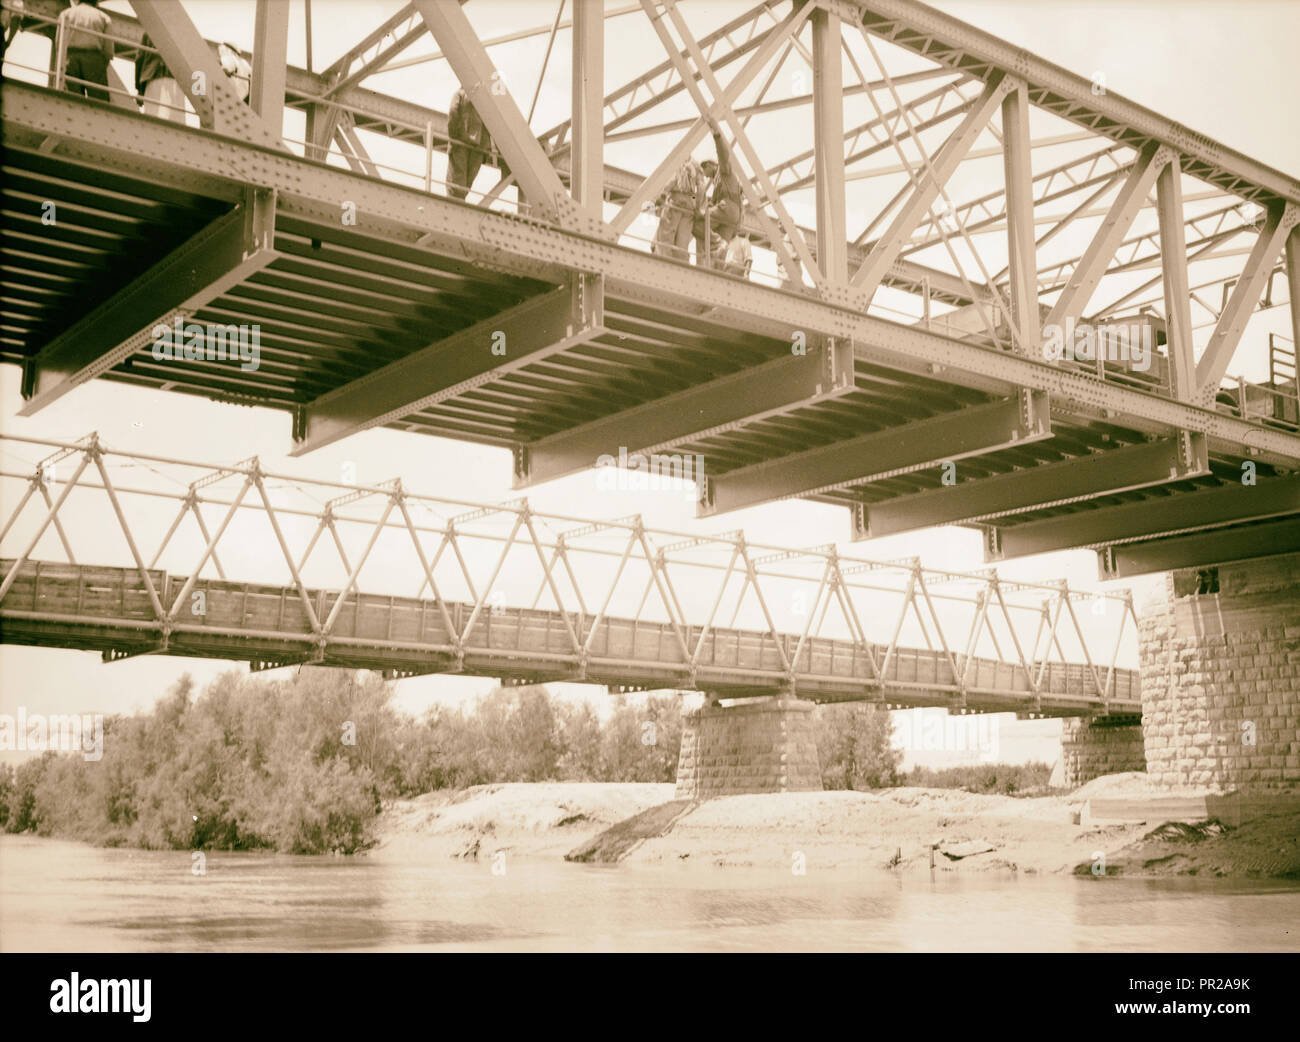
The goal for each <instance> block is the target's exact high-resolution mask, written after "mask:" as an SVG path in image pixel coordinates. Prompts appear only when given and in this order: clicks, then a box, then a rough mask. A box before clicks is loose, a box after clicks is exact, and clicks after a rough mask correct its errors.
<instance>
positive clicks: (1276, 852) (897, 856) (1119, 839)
mask: <svg viewBox="0 0 1300 1042" xmlns="http://www.w3.org/2000/svg"><path fill="white" fill-rule="evenodd" d="M1147 791H1149V789H1147V787H1146V783H1145V780H1144V779H1143V778H1142V777H1141V776H1130V777H1125V776H1115V777H1114V778H1110V779H1098V780H1097V781H1095V782H1092V783H1089V785H1088V786H1084V787H1083V788H1081V789H1079V790H1077V791H1075V792H1073V793H1069V794H1065V795H1052V796H1038V797H1023V798H1013V797H1008V796H993V795H979V794H974V793H968V792H961V791H957V790H952V789H919V788H902V789H888V790H882V791H879V792H816V793H784V794H779V795H749V796H728V797H722V798H718V799H713V800H707V801H705V802H703V803H700V804H697V805H694V806H681V807H664V808H663V810H662V811H659V812H655V813H650V814H644V813H643V812H646V811H650V810H651V808H658V807H661V805H664V804H667V803H668V802H669V801H670V800H672V799H673V786H672V785H619V784H596V783H591V784H585V783H542V784H509V785H485V786H478V787H475V788H472V789H467V790H464V791H462V792H456V793H430V794H428V795H426V796H422V797H419V798H418V799H413V800H403V801H399V802H397V803H396V804H394V805H393V806H392V807H391V808H389V809H388V810H386V811H385V813H384V815H383V816H382V818H381V819H380V823H379V831H378V837H379V841H378V843H377V845H376V847H375V849H374V850H373V851H372V852H371V853H370V854H369V855H368V856H370V857H376V858H430V859H440V858H448V857H458V858H490V857H491V856H492V855H493V854H494V853H495V852H497V851H505V852H506V854H507V856H514V857H528V858H562V857H564V856H565V855H566V854H568V853H570V852H576V851H582V850H583V849H584V848H586V849H587V850H594V851H595V854H594V859H595V860H602V859H607V860H608V859H618V860H623V861H625V862H626V863H629V864H642V865H669V864H686V863H689V864H692V865H700V864H703V865H708V866H715V867H726V866H731V865H745V866H768V867H774V866H783V867H788V866H790V865H791V863H792V861H793V859H794V858H795V857H796V855H797V854H799V855H802V857H803V858H804V860H805V863H806V864H807V866H808V867H809V868H812V867H820V868H871V869H892V870H896V871H926V872H928V871H929V870H930V862H931V853H932V847H933V846H934V845H935V844H937V849H936V850H935V851H934V864H935V870H936V871H942V872H963V873H966V872H1010V873H1062V874H1068V873H1072V872H1076V871H1082V872H1087V871H1089V870H1090V868H1091V865H1092V864H1093V863H1094V862H1095V861H1096V858H1097V854H1098V852H1101V853H1103V854H1104V855H1105V862H1106V869H1107V873H1108V874H1111V875H1126V876H1169V875H1206V876H1216V877H1232V878H1300V818H1298V817H1296V816H1295V815H1277V816H1274V817H1270V818H1263V819H1260V820H1257V821H1253V822H1248V823H1245V824H1243V825H1242V826H1241V827H1240V828H1226V829H1225V828H1219V827H1217V826H1211V827H1209V828H1204V827H1199V828H1179V827H1165V828H1161V826H1162V825H1164V822H1163V821H1159V820H1149V821H1145V822H1134V823H1126V824H1112V825H1106V824H1089V823H1088V821H1087V816H1086V815H1085V816H1084V824H1078V822H1079V820H1080V811H1081V810H1082V809H1083V806H1084V803H1085V801H1086V800H1087V799H1089V798H1090V797H1095V796H1098V795H1101V794H1104V795H1106V796H1112V797H1113V796H1116V795H1122V794H1125V793H1129V792H1131V793H1132V794H1134V795H1140V794H1141V793H1143V792H1147ZM636 815H643V817H642V818H641V819H638V822H635V823H628V824H624V825H623V826H622V828H621V829H619V830H618V831H617V832H615V833H613V834H612V837H609V836H605V835H604V833H605V832H606V830H607V829H610V828H611V826H616V825H619V824H620V823H627V819H629V818H632V817H634V816H636ZM641 822H644V823H645V824H644V825H641V824H640V823H641ZM611 838H613V839H615V840H617V841H616V842H609V840H610V839H611ZM597 840H599V842H595V843H594V844H593V841H597Z"/></svg>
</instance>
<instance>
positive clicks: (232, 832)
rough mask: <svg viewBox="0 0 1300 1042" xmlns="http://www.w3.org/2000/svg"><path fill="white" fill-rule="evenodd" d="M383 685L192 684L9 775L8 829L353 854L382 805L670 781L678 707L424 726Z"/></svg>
mask: <svg viewBox="0 0 1300 1042" xmlns="http://www.w3.org/2000/svg"><path fill="white" fill-rule="evenodd" d="M391 697H392V685H391V684H389V683H386V682H384V681H382V680H381V679H379V678H378V676H376V675H375V674H367V673H355V672H351V671H347V670H331V669H313V668H305V669H302V670H300V671H299V672H298V673H297V674H296V675H294V676H293V677H291V678H289V679H286V680H280V681H270V682H268V681H265V680H262V679H258V678H252V677H248V676H246V675H241V674H239V673H234V672H231V673H225V674H222V675H221V676H220V677H218V678H217V679H216V680H214V681H213V682H212V683H211V684H209V685H208V687H207V688H206V689H205V690H204V691H203V692H202V694H199V693H197V692H196V691H195V689H194V685H193V683H192V681H191V679H190V678H189V676H184V677H182V678H181V679H180V680H179V681H177V683H176V684H174V685H173V686H172V688H171V689H170V690H169V691H168V692H167V693H166V694H165V695H164V696H163V697H162V698H161V699H160V700H159V701H158V703H157V704H156V705H155V707H154V708H153V710H152V712H149V713H146V714H141V715H136V716H130V717H124V716H118V717H111V718H108V719H107V720H105V722H104V752H103V757H102V759H100V760H98V761H87V760H85V759H84V758H83V757H81V756H80V755H77V754H62V755H61V754H55V753H52V752H51V753H45V754H43V755H42V756H40V757H37V758H33V759H30V760H28V761H26V762H24V763H23V764H21V765H20V766H19V767H18V768H17V769H16V770H15V769H13V768H10V767H8V766H7V765H6V766H3V767H2V768H0V827H3V828H4V829H5V830H6V831H9V832H37V833H39V834H42V835H61V836H68V837H71V838H78V839H85V840H88V841H91V842H97V843H103V844H107V845H129V846H141V847H147V848H155V849H222V850H250V849H274V850H278V851H282V852H285V853H322V852H328V851H334V850H337V851H340V852H342V853H353V852H355V851H357V850H361V849H363V848H364V847H365V846H367V845H368V843H369V842H370V834H369V830H370V828H371V826H372V824H373V821H374V818H375V816H376V815H377V814H378V813H379V811H380V809H381V806H382V801H383V800H384V799H388V798H393V797H397V796H412V795H417V794H419V793H423V792H429V791H431V790H433V789H441V788H463V787H466V786H470V785H480V784H485V783H489V782H539V781H550V780H569V781H671V780H672V779H673V777H674V776H675V773H676V768H677V752H678V745H679V743H680V738H681V725H680V714H679V707H678V702H677V699H676V698H675V697H671V696H668V697H658V698H656V697H651V698H647V699H646V700H645V702H644V703H642V704H640V705H633V704H631V703H629V702H628V701H627V700H626V699H624V698H622V697H619V698H617V699H616V701H615V703H614V706H613V710H612V712H611V713H610V714H609V715H608V717H607V718H606V719H605V720H603V721H602V720H601V719H600V717H599V716H597V714H596V713H595V711H594V710H593V709H592V707H591V706H590V705H588V704H586V703H582V704H578V705H573V704H570V703H566V702H563V701H561V700H558V699H556V698H554V697H553V696H552V695H551V693H550V692H549V691H547V690H546V689H545V688H543V687H521V688H498V689H497V690H495V691H493V692H491V693H490V694H488V695H487V696H486V697H484V698H483V699H482V700H480V701H479V702H477V703H476V704H474V705H472V706H470V707H467V708H464V709H451V708H447V707H445V706H439V707H435V708H434V709H433V710H432V711H430V712H429V713H428V714H427V715H426V716H425V717H424V718H423V719H421V720H416V719H413V718H411V717H409V716H406V715H403V714H400V713H398V712H397V711H396V710H394V709H393V707H392V706H391V704H390V702H391Z"/></svg>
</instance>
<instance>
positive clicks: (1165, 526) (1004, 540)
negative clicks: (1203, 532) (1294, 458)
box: [985, 477, 1300, 560]
mask: <svg viewBox="0 0 1300 1042" xmlns="http://www.w3.org/2000/svg"><path fill="white" fill-rule="evenodd" d="M1297 512H1300V478H1296V477H1287V478H1275V479H1272V480H1270V481H1261V482H1260V483H1259V484H1258V485H1238V484H1235V483H1234V484H1231V485H1223V486H1220V487H1219V488H1212V489H1207V490H1205V491H1203V492H1187V493H1184V494H1181V495H1169V496H1165V497H1164V498H1162V499H1160V500H1149V499H1148V500H1142V501H1141V502H1137V503H1125V504H1124V505H1123V506H1118V507H1104V508H1102V509H1100V510H1086V511H1080V512H1078V513H1075V514H1068V515H1065V516H1062V517H1050V518H1045V519H1044V520H1042V521H1030V522H1027V523H1025V524H1020V525H1012V526H1005V527H1001V528H999V529H998V530H997V531H998V539H997V543H998V544H999V546H1000V550H1001V552H1000V553H997V554H989V553H987V552H986V555H985V557H986V559H987V560H994V559H1001V558H1006V557H1024V556H1025V555H1026V554H1042V553H1049V552H1051V551H1053V550H1072V549H1076V548H1078V547H1087V546H1100V545H1101V544H1103V543H1117V542H1136V541H1138V540H1140V539H1143V538H1155V537H1157V536H1164V535H1177V534H1180V533H1184V532H1193V531H1196V530H1197V529H1202V528H1217V527H1220V526H1223V525H1231V524H1236V523H1239V522H1242V521H1253V520H1263V519H1266V518H1269V517H1276V516H1279V515H1283V514H1293V513H1297Z"/></svg>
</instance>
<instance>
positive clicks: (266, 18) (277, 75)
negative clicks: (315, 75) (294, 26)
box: [248, 0, 289, 136]
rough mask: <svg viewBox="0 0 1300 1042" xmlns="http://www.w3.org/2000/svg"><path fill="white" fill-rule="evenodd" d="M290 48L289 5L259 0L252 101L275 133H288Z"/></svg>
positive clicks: (254, 44)
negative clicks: (286, 100)
mask: <svg viewBox="0 0 1300 1042" xmlns="http://www.w3.org/2000/svg"><path fill="white" fill-rule="evenodd" d="M288 48H289V5H288V4H285V3H277V2H276V0H257V14H256V18H255V21H254V25H253V82H252V84H250V90H249V98H248V101H249V104H250V105H251V106H252V108H253V111H254V112H256V113H257V114H258V115H259V116H261V117H262V120H263V121H264V122H265V123H266V125H267V127H268V128H269V129H270V131H271V132H272V133H273V134H276V135H281V136H283V134H284V89H285V75H286V72H287V70H288V62H287V61H286V59H285V55H286V53H287V52H288Z"/></svg>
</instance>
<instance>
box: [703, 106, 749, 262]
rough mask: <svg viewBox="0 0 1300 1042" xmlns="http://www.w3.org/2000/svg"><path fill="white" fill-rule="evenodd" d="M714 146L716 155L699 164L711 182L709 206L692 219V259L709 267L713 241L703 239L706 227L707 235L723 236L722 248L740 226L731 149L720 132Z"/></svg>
mask: <svg viewBox="0 0 1300 1042" xmlns="http://www.w3.org/2000/svg"><path fill="white" fill-rule="evenodd" d="M713 147H714V148H715V149H716V150H717V154H718V159H717V162H714V161H713V160H712V159H706V160H705V161H704V162H703V163H702V164H701V165H702V167H703V168H704V176H705V177H707V178H708V179H709V181H710V183H711V184H712V185H713V191H712V194H711V195H710V197H709V206H708V210H707V212H706V213H705V214H703V215H701V216H699V217H697V218H696V219H695V263H696V264H699V265H703V266H709V267H711V266H712V264H713V252H714V251H713V243H712V242H708V243H706V242H705V241H704V240H705V235H706V231H707V233H708V235H709V236H710V237H712V236H714V235H717V236H719V237H720V238H721V239H722V243H723V248H724V249H725V248H726V244H727V243H729V242H731V240H732V239H733V238H735V235H736V232H737V231H739V230H740V200H741V196H742V193H741V190H740V179H739V178H738V177H736V172H735V170H734V169H733V167H732V163H731V152H730V151H729V150H728V148H727V146H726V145H725V144H724V143H723V141H722V134H721V132H719V131H717V130H715V131H714V132H713Z"/></svg>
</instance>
